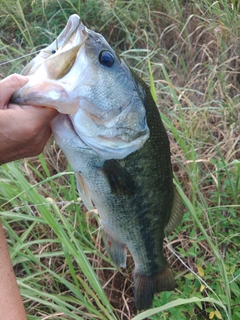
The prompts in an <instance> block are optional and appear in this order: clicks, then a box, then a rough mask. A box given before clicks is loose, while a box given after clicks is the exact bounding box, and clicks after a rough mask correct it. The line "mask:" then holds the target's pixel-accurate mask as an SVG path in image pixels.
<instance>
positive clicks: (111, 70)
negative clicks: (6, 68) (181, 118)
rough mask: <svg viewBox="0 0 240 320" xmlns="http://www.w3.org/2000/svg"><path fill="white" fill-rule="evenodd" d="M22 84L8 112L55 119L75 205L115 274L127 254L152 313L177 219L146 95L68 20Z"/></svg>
mask: <svg viewBox="0 0 240 320" xmlns="http://www.w3.org/2000/svg"><path fill="white" fill-rule="evenodd" d="M22 74H23V75H27V76H28V78H29V79H30V80H29V82H28V83H27V84H26V85H25V86H24V87H23V88H21V89H20V90H18V91H17V92H16V93H14V95H13V96H12V102H14V103H18V104H31V105H36V106H47V107H53V108H56V109H57V110H58V111H59V114H58V115H57V116H56V118H55V119H54V120H53V121H52V124H51V125H52V132H53V135H54V138H55V140H56V143H57V144H58V145H59V146H60V148H61V149H62V150H63V152H64V154H65V155H66V157H67V159H68V161H69V163H70V164H71V166H72V168H73V170H74V173H75V177H76V181H77V187H78V191H79V194H80V196H81V199H82V201H83V203H84V205H85V206H86V208H87V209H88V210H91V209H92V208H96V209H97V211H98V214H99V217H100V221H101V229H102V233H103V237H104V243H105V247H106V251H107V253H108V255H109V256H110V258H111V260H112V261H113V263H114V264H115V266H116V267H117V268H126V257H127V249H128V250H129V252H130V253H131V255H132V257H133V260H134V265H135V267H134V271H133V283H134V301H135V306H136V308H137V309H138V310H145V309H149V308H151V306H152V302H153V299H154V294H155V293H159V292H163V291H171V290H174V289H175V287H176V282H175V279H174V276H173V273H172V271H171V268H170V267H169V265H168V262H167V259H166V257H165V256H164V253H163V245H164V237H165V236H166V235H169V234H170V233H171V232H172V231H173V230H174V229H175V228H176V227H177V226H178V225H179V224H180V222H181V220H182V217H183V211H184V210H183V203H182V200H181V197H180V195H179V193H178V192H177V190H176V188H175V186H174V183H173V172H172V165H171V155H170V143H169V139H168V135H167V132H166V129H165V127H164V124H163V122H162V120H161V117H160V113H159V110H158V108H157V106H156V103H155V101H154V99H153V97H152V95H151V92H150V89H149V87H148V86H147V84H146V83H145V82H144V81H143V80H142V79H141V78H140V77H139V76H138V75H137V74H136V73H134V71H133V70H132V69H131V68H130V67H129V66H128V65H127V64H126V63H125V62H124V61H123V59H122V58H120V57H119V56H118V55H117V54H116V52H115V51H114V50H113V49H112V47H111V46H110V45H109V44H108V42H107V41H106V40H105V38H104V37H103V36H102V35H101V34H99V33H96V32H94V31H92V30H90V29H88V28H87V27H86V26H85V25H84V24H83V22H82V21H81V19H80V17H79V16H78V15H76V14H74V15H72V16H70V17H69V20H68V22H67V24H66V26H65V28H64V29H63V31H62V32H61V33H60V35H59V36H58V37H57V39H56V40H55V41H54V42H53V43H52V44H50V45H49V46H48V47H46V48H45V49H43V50H42V51H41V52H40V53H39V54H38V55H37V56H36V57H35V58H34V59H33V60H32V61H30V63H29V64H28V65H27V66H26V67H25V68H24V70H23V72H22Z"/></svg>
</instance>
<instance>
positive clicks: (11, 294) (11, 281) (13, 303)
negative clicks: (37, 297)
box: [0, 222, 27, 320]
mask: <svg viewBox="0 0 240 320" xmlns="http://www.w3.org/2000/svg"><path fill="white" fill-rule="evenodd" d="M26 319H27V317H26V313H25V310H24V307H23V302H22V298H21V295H20V292H19V289H18V285H17V282H16V278H15V275H14V271H13V268H12V263H11V260H10V256H9V252H8V247H7V242H6V239H5V235H4V231H3V227H2V224H1V222H0V320H26Z"/></svg>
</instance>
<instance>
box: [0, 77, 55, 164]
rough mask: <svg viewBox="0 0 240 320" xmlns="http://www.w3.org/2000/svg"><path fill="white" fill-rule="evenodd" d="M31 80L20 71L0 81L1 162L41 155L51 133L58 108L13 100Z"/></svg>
mask: <svg viewBox="0 0 240 320" xmlns="http://www.w3.org/2000/svg"><path fill="white" fill-rule="evenodd" d="M28 81H29V80H28V78H27V77H24V76H21V75H18V74H12V75H10V76H8V77H6V78H5V79H3V80H1V81H0V165H1V164H3V163H6V162H9V161H13V160H17V159H21V158H24V157H31V156H35V155H38V154H39V153H41V152H42V151H43V148H44V146H45V144H46V143H47V141H48V139H49V137H50V135H51V128H50V121H51V120H52V119H53V118H54V117H55V116H56V115H57V111H56V110H55V109H53V108H46V107H36V106H27V105H26V106H19V105H16V104H13V103H9V100H10V98H11V96H12V94H13V93H14V92H15V91H17V90H18V89H20V88H21V87H23V86H24V85H25V84H26V83H27V82H28Z"/></svg>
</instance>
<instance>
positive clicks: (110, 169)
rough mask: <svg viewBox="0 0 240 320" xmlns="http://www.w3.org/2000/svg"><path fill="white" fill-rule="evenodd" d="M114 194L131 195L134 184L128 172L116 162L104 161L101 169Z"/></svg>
mask: <svg viewBox="0 0 240 320" xmlns="http://www.w3.org/2000/svg"><path fill="white" fill-rule="evenodd" d="M101 170H102V171H103V173H104V175H105V177H106V179H107V180H108V183H109V185H110V187H111V191H112V193H114V194H125V195H128V196H130V195H133V194H134V191H135V183H134V180H133V179H132V177H131V175H130V174H129V173H128V171H127V170H126V169H125V168H124V167H122V166H121V165H120V164H119V163H118V162H117V161H116V160H106V161H105V162H104V165H103V168H102V169H101Z"/></svg>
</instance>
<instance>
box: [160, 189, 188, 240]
mask: <svg viewBox="0 0 240 320" xmlns="http://www.w3.org/2000/svg"><path fill="white" fill-rule="evenodd" d="M182 217H183V203H182V199H181V197H180V195H179V193H178V191H177V190H176V188H175V187H174V194H173V204H172V210H171V215H170V218H169V220H168V223H167V225H166V227H165V229H164V232H165V235H169V234H170V233H171V232H172V231H173V230H174V229H175V228H176V227H177V226H178V225H179V224H180V222H181V220H182Z"/></svg>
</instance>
